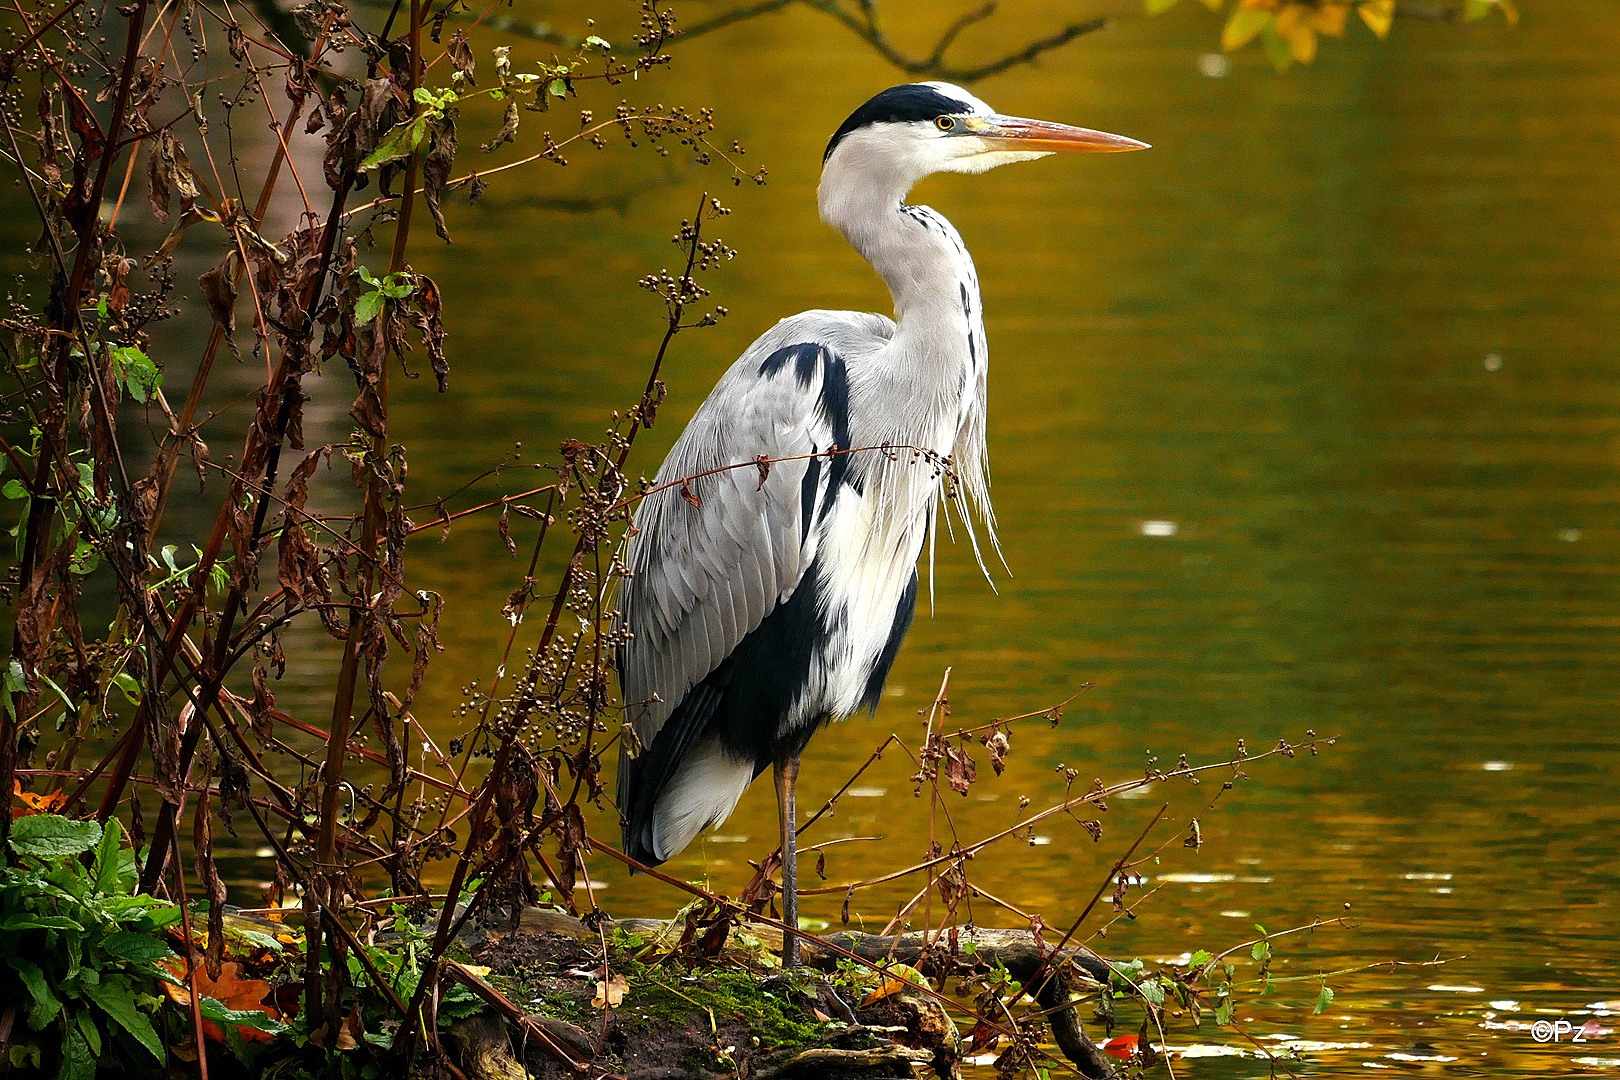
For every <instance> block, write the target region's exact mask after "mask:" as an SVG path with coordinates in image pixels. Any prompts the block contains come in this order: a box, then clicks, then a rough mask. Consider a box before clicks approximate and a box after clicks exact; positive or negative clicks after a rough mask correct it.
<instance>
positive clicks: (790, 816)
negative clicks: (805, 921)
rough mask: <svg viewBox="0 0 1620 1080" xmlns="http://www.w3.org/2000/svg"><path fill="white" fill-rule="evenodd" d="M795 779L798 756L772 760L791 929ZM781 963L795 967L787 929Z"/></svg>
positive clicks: (795, 889) (785, 915) (785, 916)
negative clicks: (774, 767)
mask: <svg viewBox="0 0 1620 1080" xmlns="http://www.w3.org/2000/svg"><path fill="white" fill-rule="evenodd" d="M798 780H799V755H797V754H795V755H793V756H792V757H790V758H788V759H787V760H786V761H778V762H777V763H776V809H777V813H778V814H779V815H780V817H781V819H782V922H784V923H786V924H787V925H788V926H789V927H792V928H794V929H797V928H798V926H799V856H798V851H797V849H796V847H795V844H796V842H797V835H796V834H797V832H798V823H797V820H796V819H797V815H796V814H795V813H794V803H793V788H794V786H795V785H796V784H797V783H798ZM782 966H783V967H785V968H796V967H798V966H799V938H798V935H797V934H794V933H792V932H791V931H784V932H783V933H782Z"/></svg>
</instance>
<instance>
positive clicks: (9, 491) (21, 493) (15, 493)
mask: <svg viewBox="0 0 1620 1080" xmlns="http://www.w3.org/2000/svg"><path fill="white" fill-rule="evenodd" d="M0 495H4V496H5V497H6V498H8V499H26V498H28V487H27V486H26V485H25V484H24V483H23V482H22V481H21V480H18V479H16V478H15V477H13V478H12V479H10V480H7V481H6V483H5V486H4V487H0Z"/></svg>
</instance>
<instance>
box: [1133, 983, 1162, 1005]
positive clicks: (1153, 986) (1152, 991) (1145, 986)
mask: <svg viewBox="0 0 1620 1080" xmlns="http://www.w3.org/2000/svg"><path fill="white" fill-rule="evenodd" d="M1138 985H1139V986H1141V988H1142V996H1143V997H1144V998H1146V999H1147V1000H1148V1001H1149V1002H1150V1003H1152V1004H1154V1005H1163V1004H1164V987H1162V986H1160V985H1159V980H1158V979H1144V980H1142V982H1141V983H1139V984H1138Z"/></svg>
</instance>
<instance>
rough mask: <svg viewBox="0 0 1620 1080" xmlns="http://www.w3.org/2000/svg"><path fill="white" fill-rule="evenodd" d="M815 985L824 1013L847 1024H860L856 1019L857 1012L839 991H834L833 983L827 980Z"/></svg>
mask: <svg viewBox="0 0 1620 1080" xmlns="http://www.w3.org/2000/svg"><path fill="white" fill-rule="evenodd" d="M815 985H816V1002H817V1004H819V1005H820V1006H821V1011H822V1012H824V1013H826V1014H827V1015H828V1016H830V1017H832V1018H833V1019H834V1020H842V1021H843V1022H844V1023H846V1024H855V1023H858V1021H857V1020H856V1019H855V1010H854V1009H852V1008H851V1007H850V1006H849V1003H848V1002H846V1001H845V1000H844V999H843V998H841V997H839V996H838V991H837V990H834V989H833V984H832V982H831V981H829V980H828V979H825V978H822V979H817V980H816V984H815Z"/></svg>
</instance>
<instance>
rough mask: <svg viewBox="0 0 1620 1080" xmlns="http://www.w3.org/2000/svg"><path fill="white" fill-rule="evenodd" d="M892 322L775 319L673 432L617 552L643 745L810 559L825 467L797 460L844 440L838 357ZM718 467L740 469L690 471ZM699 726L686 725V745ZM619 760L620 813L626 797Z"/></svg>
mask: <svg viewBox="0 0 1620 1080" xmlns="http://www.w3.org/2000/svg"><path fill="white" fill-rule="evenodd" d="M892 331H893V324H892V323H891V322H890V321H889V320H887V319H884V318H882V317H880V316H876V315H863V314H857V313H852V312H807V313H805V314H803V315H798V316H795V317H793V318H791V319H785V320H783V321H782V322H781V323H779V324H777V326H776V327H775V328H773V329H772V330H771V331H770V332H768V333H767V334H765V335H764V336H763V337H761V338H760V339H759V340H758V341H756V342H755V343H754V344H753V345H752V346H751V347H750V348H749V349H748V350H747V351H746V352H745V353H744V354H743V355H742V357H741V358H740V359H739V360H738V361H737V363H736V364H734V365H733V366H732V367H731V369H730V370H729V371H728V372H727V373H726V374H725V376H723V377H722V378H721V380H720V382H719V383H718V384H717V385H716V386H715V388H714V390H713V392H712V393H711V394H710V395H709V397H708V399H707V400H706V401H704V403H703V405H702V406H701V407H699V409H698V411H697V413H696V415H695V416H693V418H692V421H691V423H690V424H688V426H687V428H686V430H685V431H684V432H682V433H681V436H680V438H679V439H677V440H676V443H675V445H674V447H673V448H672V449H671V450H670V453H669V456H668V457H667V458H666V459H665V461H664V464H663V466H662V467H661V468H660V469H659V470H658V475H657V478H656V480H655V486H662V485H666V484H673V485H674V486H672V487H669V488H666V489H664V490H662V491H657V492H655V493H654V494H652V495H649V496H648V497H647V498H646V499H645V500H643V502H642V505H641V506H640V507H639V508H638V510H637V511H636V514H635V518H634V524H635V530H634V535H633V536H632V537H631V539H630V540H629V542H628V544H627V547H626V551H625V564H626V567H627V568H628V569H629V571H630V575H631V576H630V577H629V578H628V579H627V580H626V581H625V583H624V585H623V588H622V591H621V594H620V600H619V618H620V626H621V628H622V629H623V630H624V631H627V636H626V637H625V638H624V639H623V643H622V644H621V645H620V647H619V653H618V668H619V676H620V681H621V683H622V688H623V692H624V701H625V705H626V719H627V720H628V721H629V722H630V723H631V724H632V725H633V728H634V731H635V733H636V736H637V739H638V740H639V742H640V744H641V746H642V747H651V746H652V745H653V743H654V740H655V739H656V738H657V736H658V733H659V731H660V730H661V729H662V728H663V726H664V724H665V722H666V721H667V720H669V718H670V716H671V714H672V713H674V712H675V710H676V707H677V706H678V705H679V704H680V703H681V701H682V699H683V698H684V697H685V696H686V694H687V693H688V691H690V690H691V689H692V688H693V687H695V686H697V685H698V684H699V683H700V682H701V681H702V680H704V679H705V678H706V677H707V676H708V675H709V674H710V673H711V672H713V671H714V670H715V669H716V668H717V667H718V666H719V665H720V664H721V662H722V661H724V660H725V658H726V657H727V656H728V655H729V654H730V653H731V652H732V650H733V649H735V648H736V647H737V645H738V644H739V643H740V642H741V641H742V640H743V638H744V637H746V636H747V635H748V634H749V633H750V632H751V631H753V630H754V629H755V628H757V627H758V626H759V624H760V623H761V622H762V621H763V620H764V619H765V617H766V616H767V615H769V614H770V613H771V612H772V610H774V609H775V608H776V606H777V605H778V604H779V603H781V602H783V601H785V600H786V599H787V598H788V597H789V596H791V595H792V593H793V591H794V589H795V588H796V587H797V586H798V583H799V580H800V579H801V578H802V577H803V575H804V572H805V570H806V568H807V567H808V566H809V565H810V563H811V562H812V560H813V559H814V557H815V544H816V535H815V530H813V529H811V528H809V527H808V526H809V523H810V522H811V520H812V518H813V515H814V511H815V508H816V507H817V506H819V505H821V503H822V500H823V498H824V497H825V495H826V487H827V485H828V483H829V478H830V476H831V475H832V473H833V470H832V469H830V468H824V467H822V465H823V464H824V463H823V462H822V461H817V460H815V459H812V458H808V457H805V456H804V455H813V454H818V453H824V452H825V451H826V450H827V449H828V447H829V446H831V445H834V444H835V443H840V439H842V440H843V442H844V443H847V441H848V434H847V432H848V385H849V384H848V377H847V367H846V365H847V363H848V361H849V359H850V358H851V357H859V356H863V355H866V354H869V353H870V352H872V351H873V350H875V349H877V348H879V347H881V346H882V345H883V344H885V343H886V342H887V341H888V339H889V337H890V336H891V334H892ZM840 445H842V444H840ZM761 455H763V456H765V457H768V458H771V459H773V463H772V464H771V465H770V466H769V471H768V474H766V475H764V476H763V482H762V473H761V470H760V469H758V468H756V467H755V466H754V464H753V463H754V462H755V461H756V460H757V459H758V458H759V457H760V456H761ZM780 459H797V460H780ZM728 465H742V466H743V467H741V468H732V469H727V470H724V471H720V472H712V473H711V475H707V476H698V474H700V473H710V472H711V470H716V469H722V468H723V467H724V466H728ZM688 477H696V479H690V480H688V481H687V483H686V484H685V490H684V491H683V490H682V486H681V485H680V484H679V483H678V482H679V481H681V480H682V479H683V478H688ZM688 494H690V496H691V497H690V498H688V497H687V495H688ZM655 698H656V700H654V699H655ZM700 734H701V732H692V733H689V736H688V738H686V739H684V740H682V742H683V744H684V745H685V746H690V744H691V741H692V740H693V739H696V738H697V737H698V736H699V735H700ZM667 741H668V740H666V742H667ZM678 756H679V755H677V757H678ZM626 764H627V762H626V763H622V764H621V769H620V793H619V795H620V810H621V812H628V809H627V808H628V806H629V803H630V801H631V800H630V799H629V797H628V795H629V793H628V792H627V791H626V790H625V785H626V784H627V783H628V782H629V778H630V776H631V774H632V770H631V769H629V768H626V767H625V765H626ZM679 765H680V762H679V761H678V760H675V761H670V762H667V763H666V766H665V767H664V768H661V769H659V770H657V771H658V773H660V774H661V776H662V779H656V778H653V779H652V780H649V778H648V776H647V775H646V770H644V769H638V770H634V771H635V772H638V773H641V774H642V777H641V780H640V781H639V782H642V783H647V782H655V783H656V786H657V787H659V788H660V789H661V788H662V787H663V786H664V785H665V784H666V783H667V782H668V780H669V778H670V776H671V775H672V773H673V772H674V770H676V769H677V768H678V767H679ZM750 778H751V777H750ZM648 794H650V795H652V797H653V798H654V799H656V797H657V792H650V793H641V796H640V799H641V801H644V800H645V797H646V795H648ZM728 810H729V807H728Z"/></svg>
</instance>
